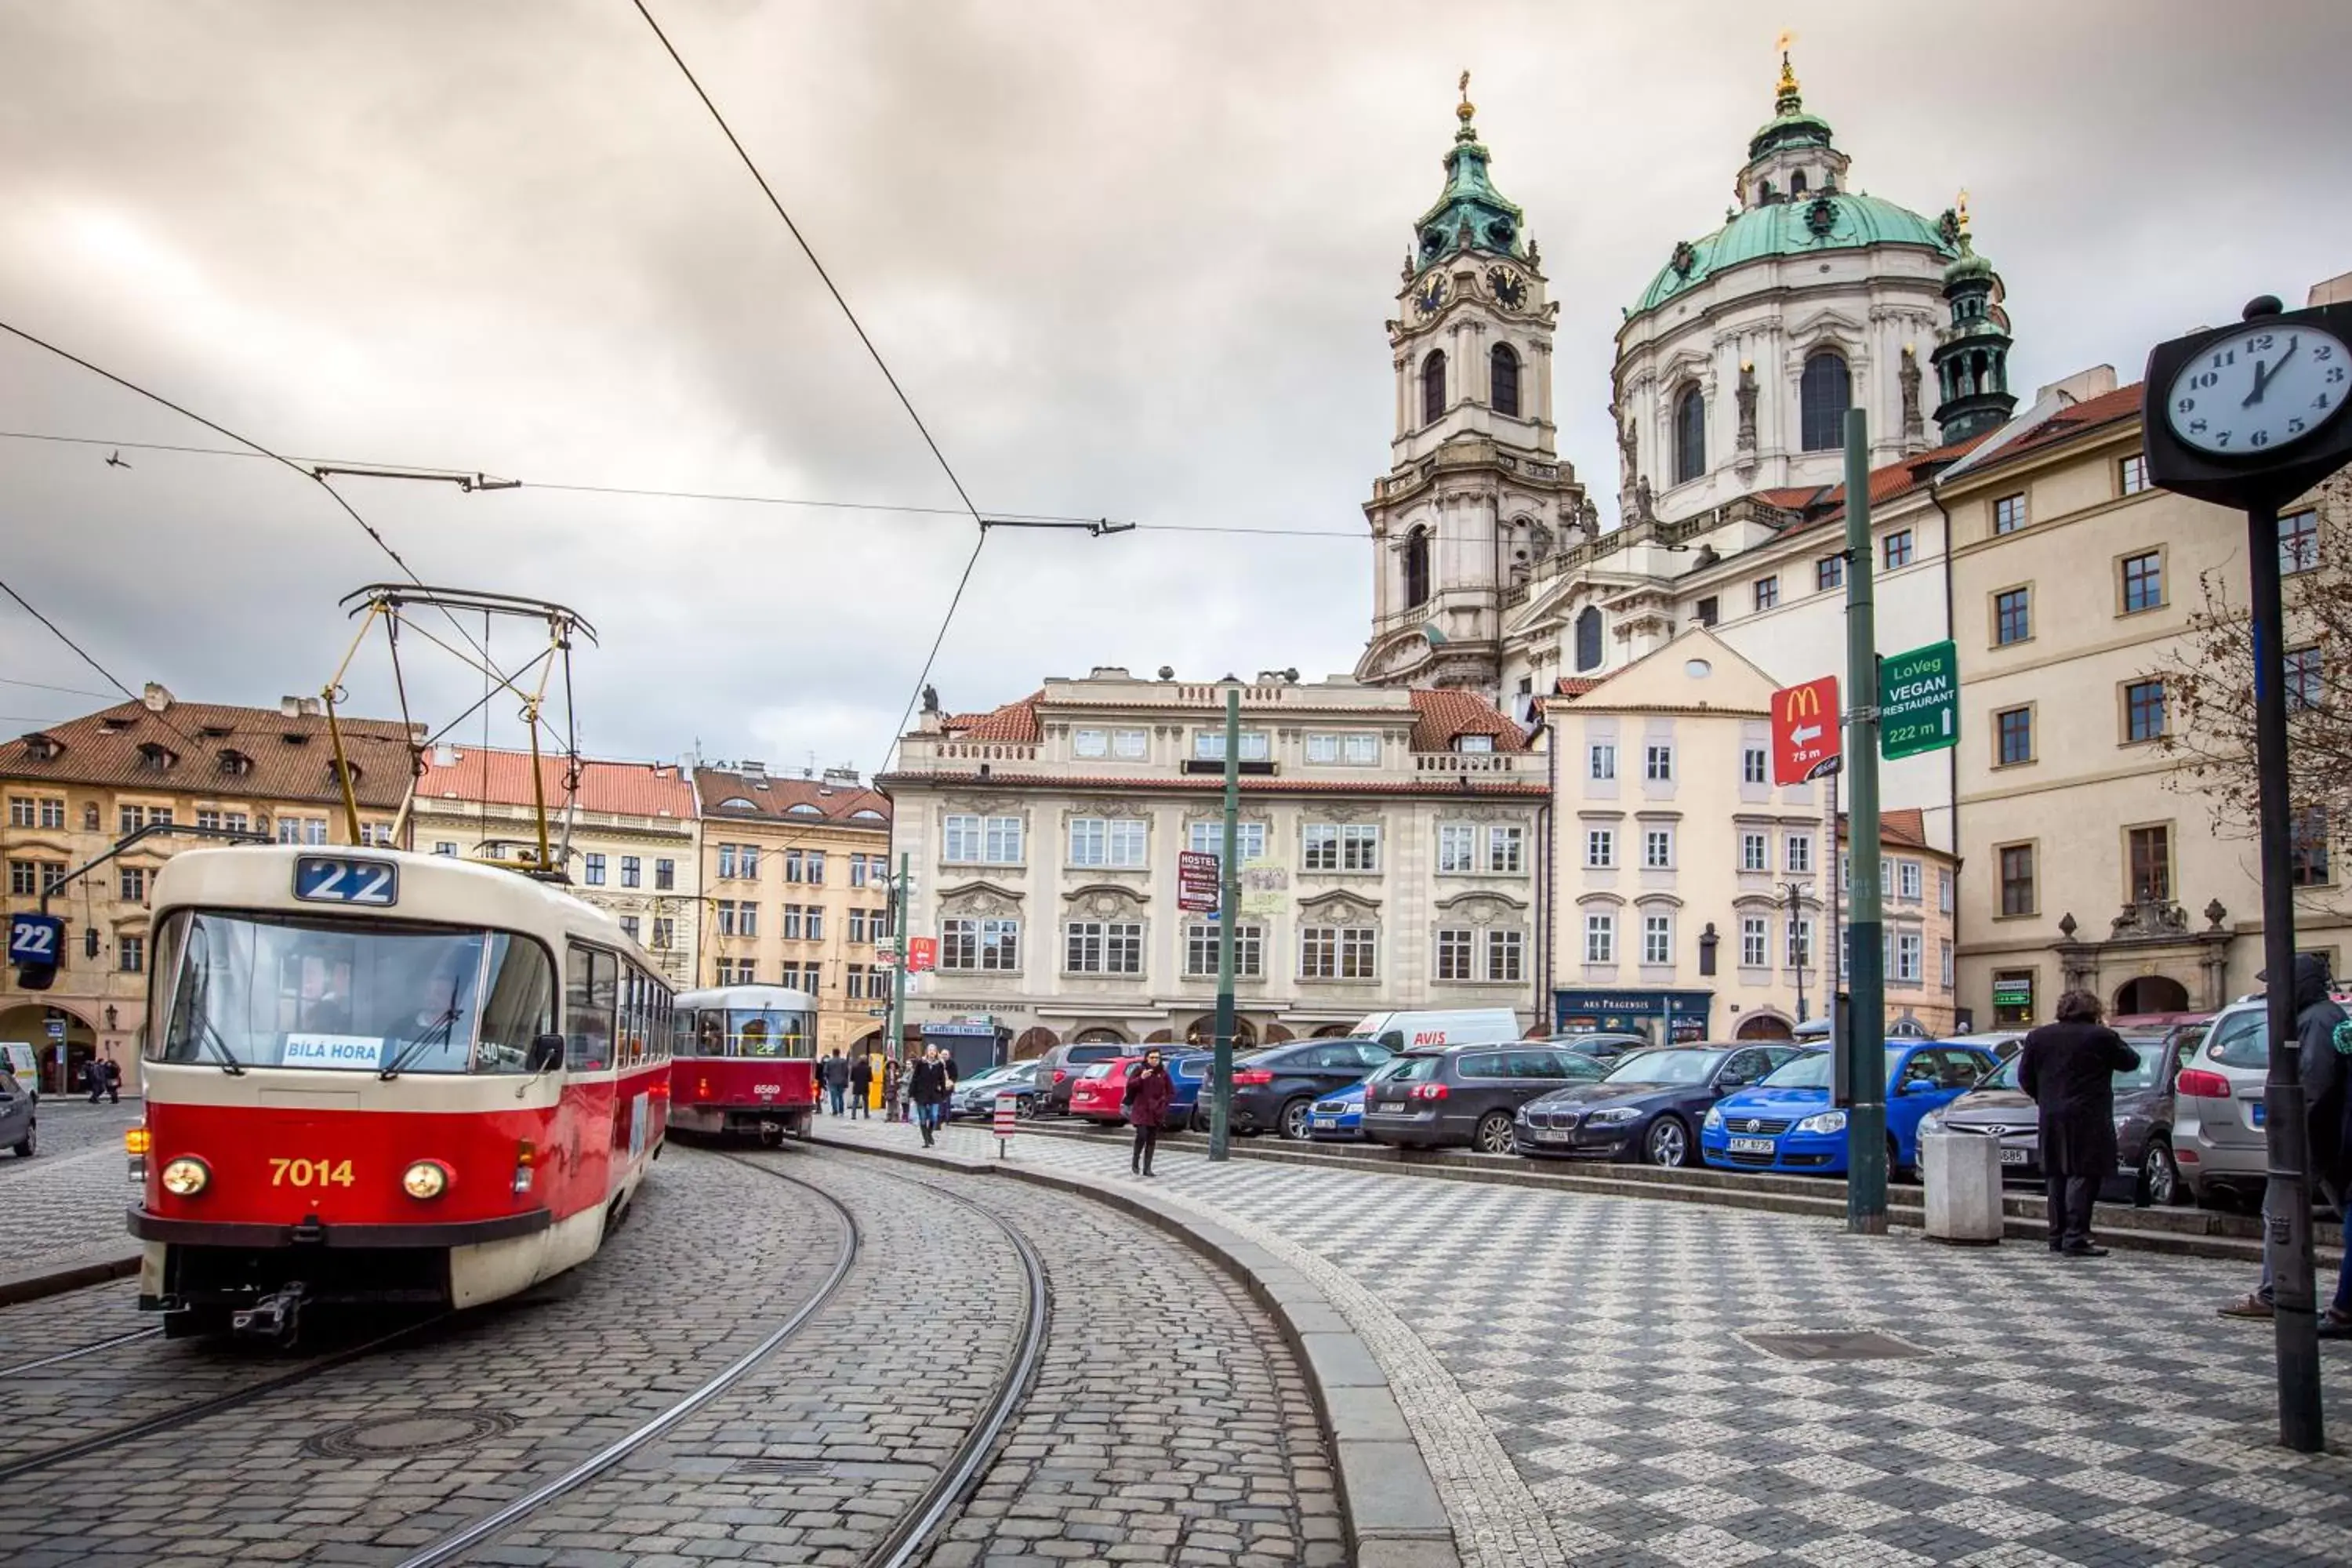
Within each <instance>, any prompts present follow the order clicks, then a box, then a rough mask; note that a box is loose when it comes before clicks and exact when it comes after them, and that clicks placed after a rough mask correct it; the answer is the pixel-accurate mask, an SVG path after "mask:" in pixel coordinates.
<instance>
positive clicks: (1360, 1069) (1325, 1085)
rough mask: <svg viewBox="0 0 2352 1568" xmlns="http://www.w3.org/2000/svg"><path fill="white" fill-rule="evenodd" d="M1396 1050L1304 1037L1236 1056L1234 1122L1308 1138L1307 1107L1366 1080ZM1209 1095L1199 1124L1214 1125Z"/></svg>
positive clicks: (1237, 1126)
mask: <svg viewBox="0 0 2352 1568" xmlns="http://www.w3.org/2000/svg"><path fill="white" fill-rule="evenodd" d="M1394 1054H1395V1053H1394V1052H1392V1051H1391V1050H1390V1049H1389V1048H1388V1047H1386V1046H1384V1045H1381V1043H1380V1042H1379V1041H1378V1040H1368V1039H1357V1038H1352V1037H1350V1038H1347V1039H1337V1040H1299V1041H1297V1042H1295V1043H1293V1044H1290V1045H1284V1046H1271V1047H1267V1048H1266V1049H1265V1050H1261V1051H1252V1052H1250V1053H1249V1055H1247V1056H1244V1057H1235V1058H1234V1115H1233V1121H1232V1123H1231V1126H1232V1128H1233V1130H1234V1131H1236V1132H1242V1133H1250V1132H1279V1133H1281V1134H1282V1135H1283V1136H1284V1137H1285V1138H1304V1137H1306V1136H1307V1110H1309V1108H1311V1107H1312V1106H1313V1105H1314V1103H1315V1102H1316V1101H1317V1100H1320V1099H1322V1098H1323V1096H1325V1095H1327V1094H1333V1093H1336V1092H1338V1091H1339V1090H1340V1089H1345V1088H1347V1087H1348V1086H1349V1084H1351V1083H1358V1082H1360V1081H1362V1079H1364V1077H1365V1076H1366V1075H1367V1074H1369V1073H1370V1072H1371V1071H1372V1069H1373V1068H1379V1067H1384V1066H1386V1065H1387V1063H1388V1059H1389V1058H1390V1057H1391V1056H1392V1055H1394ZM1207 1098H1208V1097H1207V1096H1206V1095H1205V1094H1203V1095H1202V1103H1201V1104H1200V1105H1198V1106H1197V1107H1195V1109H1194V1110H1193V1123H1194V1125H1195V1126H1199V1127H1205V1126H1207V1125H1208V1116H1209V1108H1208V1105H1207V1103H1206V1102H1207Z"/></svg>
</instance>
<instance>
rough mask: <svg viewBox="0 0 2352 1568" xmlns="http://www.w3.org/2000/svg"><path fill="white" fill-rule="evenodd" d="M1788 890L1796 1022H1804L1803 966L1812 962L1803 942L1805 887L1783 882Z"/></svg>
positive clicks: (1800, 883)
mask: <svg viewBox="0 0 2352 1568" xmlns="http://www.w3.org/2000/svg"><path fill="white" fill-rule="evenodd" d="M1780 886H1782V887H1783V888H1786V889H1788V890H1789V959H1790V963H1793V964H1795V965H1796V969H1797V1022H1799V1023H1800V1024H1801V1023H1803V1022H1804V1021H1805V1017H1806V1013H1805V966H1806V965H1807V964H1809V963H1812V961H1813V952H1812V947H1811V943H1809V942H1806V941H1805V940H1804V930H1805V926H1804V920H1805V905H1804V892H1805V885H1804V884H1803V883H1802V882H1783V883H1781V884H1780Z"/></svg>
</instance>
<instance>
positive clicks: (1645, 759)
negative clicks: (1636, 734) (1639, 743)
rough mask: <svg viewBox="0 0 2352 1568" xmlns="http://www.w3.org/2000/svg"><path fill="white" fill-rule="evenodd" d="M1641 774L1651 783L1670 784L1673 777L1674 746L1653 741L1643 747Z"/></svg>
mask: <svg viewBox="0 0 2352 1568" xmlns="http://www.w3.org/2000/svg"><path fill="white" fill-rule="evenodd" d="M1642 776H1643V778H1645V779H1647V780H1649V781H1650V782H1651V783H1652V784H1672V783H1673V782H1674V778H1675V749H1674V747H1673V746H1672V745H1671V744H1667V745H1660V744H1655V743H1653V744H1651V745H1649V746H1645V747H1643V751H1642Z"/></svg>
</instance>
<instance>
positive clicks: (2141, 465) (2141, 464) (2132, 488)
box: [2116, 452, 2147, 496]
mask: <svg viewBox="0 0 2352 1568" xmlns="http://www.w3.org/2000/svg"><path fill="white" fill-rule="evenodd" d="M2116 482H2117V485H2118V486H2119V488H2120V489H2122V491H2123V493H2124V494H2126V495H2127V496H2136V495H2137V494H2139V492H2140V491H2142V490H2144V489H2147V458H2143V457H2141V456H2140V455H2139V454H2138V453H2137V452H2135V453H2133V454H2132V455H2131V456H2130V457H2128V458H2124V459H2123V460H2122V461H2120V462H2118V463H2117V464H2116Z"/></svg>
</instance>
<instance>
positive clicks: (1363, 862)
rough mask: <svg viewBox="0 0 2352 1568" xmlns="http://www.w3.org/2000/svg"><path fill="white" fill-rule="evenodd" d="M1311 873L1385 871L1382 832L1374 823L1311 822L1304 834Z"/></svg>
mask: <svg viewBox="0 0 2352 1568" xmlns="http://www.w3.org/2000/svg"><path fill="white" fill-rule="evenodd" d="M1302 832H1303V834H1304V836H1305V837H1304V846H1305V858H1304V859H1303V861H1302V863H1301V864H1302V867H1303V868H1304V869H1306V870H1309V871H1377V870H1379V869H1380V868H1381V830H1380V827H1379V826H1378V825H1377V824H1371V823H1354V822H1351V823H1344V824H1340V823H1317V822H1310V823H1308V824H1307V826H1306V827H1305V828H1304V829H1303V830H1302Z"/></svg>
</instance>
